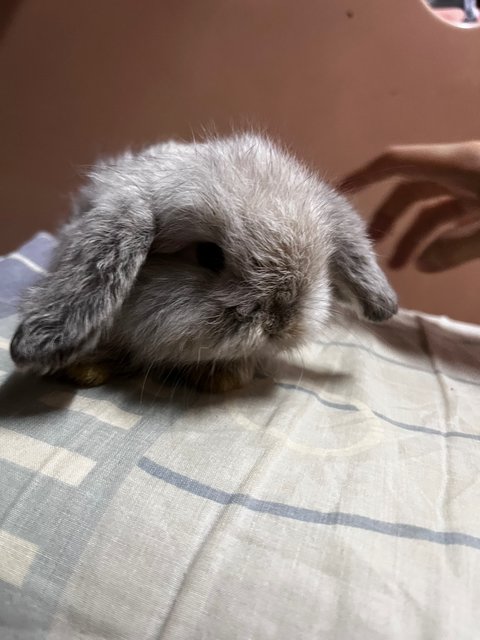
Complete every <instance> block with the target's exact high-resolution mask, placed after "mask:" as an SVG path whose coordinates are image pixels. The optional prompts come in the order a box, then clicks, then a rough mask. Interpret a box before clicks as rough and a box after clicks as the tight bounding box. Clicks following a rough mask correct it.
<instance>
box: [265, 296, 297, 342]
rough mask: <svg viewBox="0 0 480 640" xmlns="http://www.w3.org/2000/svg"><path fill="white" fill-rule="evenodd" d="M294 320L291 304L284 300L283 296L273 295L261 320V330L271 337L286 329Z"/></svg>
mask: <svg viewBox="0 0 480 640" xmlns="http://www.w3.org/2000/svg"><path fill="white" fill-rule="evenodd" d="M293 320H294V311H293V304H292V303H291V302H286V301H285V299H284V296H283V295H281V296H280V297H278V296H277V297H275V298H273V300H272V301H271V302H270V304H269V305H268V308H267V312H266V314H265V318H264V320H263V322H262V326H263V330H264V331H265V333H266V334H267V335H269V336H271V337H274V336H278V335H279V334H280V333H282V332H283V331H285V330H286V329H288V327H289V326H290V325H291V324H292V322H293Z"/></svg>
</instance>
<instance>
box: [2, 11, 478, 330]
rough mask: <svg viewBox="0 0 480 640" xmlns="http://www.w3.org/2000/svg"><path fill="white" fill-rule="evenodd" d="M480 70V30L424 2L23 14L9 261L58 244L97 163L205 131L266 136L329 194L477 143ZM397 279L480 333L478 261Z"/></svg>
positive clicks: (18, 21)
mask: <svg viewBox="0 0 480 640" xmlns="http://www.w3.org/2000/svg"><path fill="white" fill-rule="evenodd" d="M479 62H480V29H470V30H463V29H457V28H455V27H453V26H449V25H447V24H444V23H443V22H441V21H440V20H437V19H436V18H435V17H434V16H433V15H432V14H431V13H430V12H429V10H428V9H427V8H426V7H425V6H424V5H422V4H421V2H420V0H402V1H401V2H400V1H399V0H262V2H258V0H229V1H228V2H226V1H225V0H182V1H181V2H179V1H178V0H164V1H161V2H160V1H159V0H138V1H137V0H102V1H101V2H85V0H68V2H65V0H24V2H23V3H22V4H21V5H20V8H19V10H18V12H17V14H16V15H15V18H14V20H13V22H11V23H10V25H9V28H8V30H7V32H6V35H5V37H4V40H3V42H2V45H1V50H0V86H2V90H3V91H2V100H1V101H0V140H1V145H0V175H1V186H0V211H1V216H2V230H4V229H5V228H6V230H7V231H6V233H5V232H3V235H2V237H1V238H0V252H1V251H5V250H9V249H11V248H13V247H14V246H15V245H16V244H17V243H19V242H20V241H22V240H24V239H25V238H26V237H27V236H28V235H29V234H31V233H32V232H34V231H35V230H36V229H39V228H47V229H54V228H55V225H56V224H57V223H58V221H59V220H60V219H61V217H62V216H63V215H64V213H65V211H66V208H67V204H68V193H69V191H70V190H71V189H73V188H74V187H75V186H76V184H78V181H79V169H81V168H82V166H83V167H84V166H85V165H88V164H89V163H91V162H92V161H93V160H94V159H95V158H96V157H97V156H98V155H99V154H103V153H110V152H114V151H117V150H121V149H122V148H124V147H125V146H127V145H134V146H136V145H139V144H143V143H148V142H152V141H154V140H158V139H161V138H164V137H165V136H173V135H175V136H186V137H188V136H189V135H190V133H191V131H198V130H199V129H200V128H201V127H202V125H205V124H209V123H215V125H216V128H217V130H219V131H228V130H229V129H230V128H231V127H232V126H238V125H242V124H245V123H252V124H254V125H258V126H261V127H265V128H266V129H267V130H268V131H270V132H271V133H272V134H274V135H278V136H279V137H281V138H282V139H283V140H285V141H286V142H287V143H289V144H290V145H291V146H292V147H293V148H294V149H295V150H296V151H297V152H298V153H299V154H300V155H301V156H303V157H304V158H305V159H306V160H307V161H309V162H310V163H311V164H312V165H314V166H315V167H317V168H318V170H319V171H320V172H322V173H323V174H325V175H326V176H328V177H330V178H333V179H335V178H336V177H338V176H341V175H342V174H343V173H344V172H346V171H348V170H350V169H351V168H353V167H355V166H356V165H357V164H359V163H361V162H363V161H364V160H366V159H368V158H369V157H370V156H372V155H373V154H374V153H376V152H378V151H379V150H381V149H382V148H383V147H384V146H386V145H388V144H391V143H407V142H420V141H423V142H428V141H432V142H433V141H435V142H438V141H450V140H452V141H453V140H461V139H464V138H480V131H479V128H480V118H479V111H480V109H479V107H480V74H479ZM381 193H383V191H381V190H380V189H378V188H376V189H372V190H370V192H369V193H366V194H363V195H362V196H361V197H359V198H358V199H357V203H358V205H359V207H360V208H361V211H362V212H363V213H364V214H365V215H366V216H368V215H369V213H370V210H371V207H372V205H373V204H374V203H375V202H376V201H378V198H379V196H380V194H381ZM386 251H387V248H386V247H384V246H383V245H382V246H381V247H379V252H380V253H385V252H386ZM391 277H392V281H393V283H394V285H395V286H396V288H397V289H398V291H399V293H400V297H401V302H402V304H403V305H405V306H408V307H416V308H420V309H423V310H426V311H429V312H434V313H445V314H448V315H451V316H454V317H456V318H460V319H465V320H471V321H477V322H480V296H479V295H478V291H479V286H478V283H479V281H480V264H479V263H478V262H477V263H471V264H470V265H468V266H464V267H462V268H459V269H456V270H453V271H451V272H449V273H447V274H444V275H437V276H422V275H420V274H418V273H415V272H414V271H413V270H405V271H402V272H399V273H395V274H392V276H391Z"/></svg>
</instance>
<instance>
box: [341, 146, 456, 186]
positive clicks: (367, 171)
mask: <svg viewBox="0 0 480 640" xmlns="http://www.w3.org/2000/svg"><path fill="white" fill-rule="evenodd" d="M457 147H458V145H445V144H428V145H402V146H395V147H390V149H387V150H386V151H385V152H384V153H382V154H381V155H379V156H378V157H377V158H375V159H374V160H372V161H371V162H369V163H368V164H366V165H364V166H363V167H360V168H359V169H357V170H355V171H353V172H352V173H350V174H349V175H347V176H345V178H343V180H341V182H340V183H339V185H338V188H339V189H340V190H341V191H344V192H346V193H352V192H355V191H358V190H359V189H362V188H364V187H367V186H368V185H371V184H373V183H376V182H380V181H382V180H386V179H387V178H392V177H403V178H410V179H413V180H421V181H425V180H426V181H430V182H436V183H438V184H443V185H445V186H446V187H451V186H452V180H451V176H452V166H451V165H452V157H455V154H456V153H458V149H457ZM453 185H454V186H455V181H453Z"/></svg>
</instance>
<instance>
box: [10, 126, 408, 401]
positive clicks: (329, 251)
mask: <svg viewBox="0 0 480 640" xmlns="http://www.w3.org/2000/svg"><path fill="white" fill-rule="evenodd" d="M59 239H60V242H59V246H58V249H57V251H56V255H55V257H54V260H53V263H52V265H51V272H50V274H49V275H48V276H46V277H45V278H44V279H43V280H42V281H41V282H40V283H39V284H38V285H37V286H35V287H34V288H32V289H31V290H30V291H29V292H28V295H27V297H26V299H25V301H24V304H23V307H22V311H21V323H20V325H19V327H18V328H17V331H16V333H15V335H14V337H13V340H12V343H11V355H12V358H13V360H14V361H15V363H16V364H17V365H18V366H19V367H20V368H21V369H25V370H28V371H32V372H37V373H40V374H45V373H53V372H56V371H67V373H68V372H70V375H71V376H73V377H74V378H77V379H79V380H82V379H84V380H85V381H87V382H96V381H97V382H100V381H102V380H103V378H104V376H102V375H96V374H95V373H93V374H92V375H90V374H88V371H90V373H91V372H92V371H94V372H95V366H94V365H95V363H98V366H100V363H102V362H103V361H111V360H116V361H117V362H118V363H120V362H121V361H122V359H125V358H128V362H129V366H133V368H136V369H144V370H146V369H149V368H153V369H155V368H158V369H159V370H160V369H161V370H168V369H175V370H179V371H181V372H182V374H183V377H184V378H185V380H186V381H187V382H188V383H190V384H193V385H194V386H197V387H199V388H202V389H206V390H209V391H224V390H227V389H230V388H234V387H238V386H243V385H245V384H247V383H248V382H249V381H250V380H251V379H252V377H253V375H254V371H255V369H256V367H257V366H259V365H261V363H262V361H264V359H266V358H270V357H271V356H272V355H275V354H276V353H278V352H282V351H287V350H289V349H292V348H294V347H297V346H298V345H299V344H301V343H302V342H304V341H305V340H308V338H309V337H311V336H315V333H316V332H317V331H318V329H319V328H320V327H322V326H325V324H326V323H327V322H328V319H329V315H330V312H331V309H332V305H333V304H335V303H336V302H338V301H341V302H342V303H343V304H347V305H349V306H351V307H354V308H355V309H356V311H357V312H358V314H359V315H360V316H361V317H363V318H366V319H368V320H373V321H382V320H386V319H388V318H389V317H390V316H392V315H393V314H395V313H396V310H397V301H396V296H395V294H394V292H393V291H392V289H391V287H390V285H389V284H388V282H387V280H386V278H385V276H384V274H383V273H382V271H381V270H380V268H379V267H378V265H377V262H376V259H375V256H374V253H373V251H372V247H371V244H370V242H369V240H368V238H367V235H366V231H365V225H364V223H363V222H362V220H361V218H360V217H359V216H358V215H357V214H356V213H355V212H354V210H353V209H352V207H351V206H350V204H349V203H348V202H347V201H346V200H345V198H343V197H342V196H340V195H339V194H338V193H336V192H335V191H334V190H333V189H332V188H331V187H329V186H328V185H326V184H325V183H324V182H322V181H320V180H319V178H318V177H317V176H316V175H315V174H314V173H312V172H311V171H310V170H308V169H307V168H306V167H305V166H303V165H302V164H300V163H299V162H298V161H297V160H296V159H294V158H293V157H291V156H290V155H288V154H287V153H286V152H285V151H284V150H283V149H281V148H279V147H278V146H277V145H275V144H273V143H272V142H271V141H270V140H268V139H267V138H265V137H260V136H257V135H254V134H239V135H235V136H232V137H228V138H210V139H207V140H205V141H202V142H195V143H191V144H187V143H180V142H167V143H165V144H159V145H155V146H152V147H149V148H147V149H146V150H144V151H142V152H141V153H138V154H133V153H131V152H127V153H125V154H123V155H121V156H120V157H118V158H116V159H113V160H108V161H102V162H100V163H98V164H97V165H96V166H95V167H94V169H93V170H92V171H91V172H90V174H89V180H88V183H87V184H86V186H84V187H83V188H82V189H81V190H80V192H79V195H78V198H77V199H76V201H75V204H74V207H73V212H72V216H71V219H70V221H69V222H68V223H67V224H66V225H65V226H64V227H63V228H62V230H61V232H60V238H59ZM124 361H125V362H126V360H124ZM87 365H88V366H87ZM86 366H87V369H85V367H86ZM92 366H93V369H92V368H91V367H92ZM117 366H118V367H121V365H120V364H118V365H117ZM82 367H83V368H82ZM88 367H90V369H88ZM82 371H83V373H82ZM85 371H87V373H85ZM97 371H99V370H98V369H97ZM75 372H76V373H75ZM79 372H80V373H79Z"/></svg>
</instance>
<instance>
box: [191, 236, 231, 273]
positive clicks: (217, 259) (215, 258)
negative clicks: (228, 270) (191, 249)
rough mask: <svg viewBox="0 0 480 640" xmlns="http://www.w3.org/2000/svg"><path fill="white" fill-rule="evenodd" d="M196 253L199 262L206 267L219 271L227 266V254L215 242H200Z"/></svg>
mask: <svg viewBox="0 0 480 640" xmlns="http://www.w3.org/2000/svg"><path fill="white" fill-rule="evenodd" d="M196 254H197V262H198V264H199V265H200V266H201V267H204V268H205V269H210V271H214V272H215V273H219V272H220V271H221V270H222V269H223V268H224V267H225V255H224V253H223V251H222V249H221V247H219V246H218V244H215V243H214V242H199V243H198V244H197V246H196Z"/></svg>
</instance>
